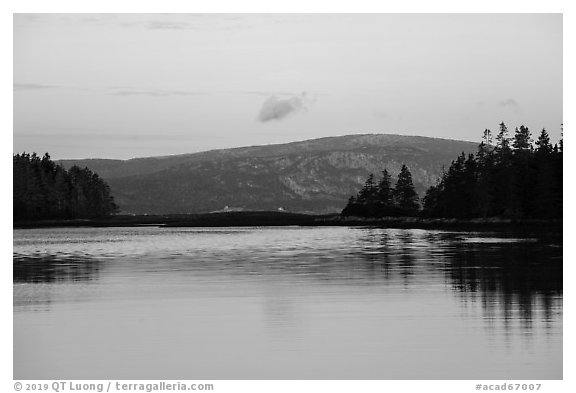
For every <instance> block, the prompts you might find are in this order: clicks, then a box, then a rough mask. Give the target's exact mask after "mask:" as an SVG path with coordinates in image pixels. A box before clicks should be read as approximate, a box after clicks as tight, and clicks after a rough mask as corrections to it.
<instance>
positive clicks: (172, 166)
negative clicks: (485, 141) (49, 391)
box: [59, 134, 477, 214]
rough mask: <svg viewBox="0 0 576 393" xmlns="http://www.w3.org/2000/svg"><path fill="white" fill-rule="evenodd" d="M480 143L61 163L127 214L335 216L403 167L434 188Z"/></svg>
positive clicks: (347, 143)
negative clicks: (89, 174) (372, 178)
mask: <svg viewBox="0 0 576 393" xmlns="http://www.w3.org/2000/svg"><path fill="white" fill-rule="evenodd" d="M476 148H477V143H474V142H467V141H456V140H450V139H443V138H431V137H424V136H407V135H396V134H354V135H344V136H336V137H323V138H317V139H311V140H304V141H296V142H289V143H283V144H272V145H259V146H258V145H256V146H247V147H238V148H228V149H214V150H208V151H204V152H197V153H186V154H179V155H171V156H160V157H145V158H133V159H129V160H110V159H85V160H60V161H59V162H60V163H61V164H62V165H64V166H65V167H69V166H71V165H79V166H88V167H89V168H90V169H91V170H93V171H95V172H97V173H98V174H99V175H100V176H101V177H102V178H104V179H105V180H106V181H107V182H108V183H109V185H110V187H111V189H112V194H113V195H114V196H115V198H116V202H117V204H118V205H119V206H120V208H121V210H122V212H124V213H134V214H167V213H197V212H206V211H214V210H221V209H223V208H225V207H226V206H229V207H230V208H242V209H256V210H258V209H271V210H276V209H278V208H282V209H286V210H290V211H294V212H312V213H332V212H336V211H339V210H341V209H342V208H343V206H344V205H345V203H346V200H347V198H348V197H349V196H350V195H352V194H355V193H356V192H357V191H358V188H359V187H360V186H361V185H362V184H363V182H364V181H365V179H366V177H367V175H368V174H369V173H375V174H376V175H377V176H378V174H379V173H380V171H382V170H383V169H385V168H386V169H388V171H389V172H391V174H392V176H393V180H395V177H396V175H397V173H398V172H399V169H400V166H401V165H402V164H406V165H408V167H409V168H410V171H411V172H412V175H413V178H414V182H415V185H416V189H417V191H418V192H419V193H420V196H423V193H424V192H425V189H426V188H427V187H429V186H430V185H433V184H435V182H436V181H437V179H438V178H439V177H440V176H441V174H442V168H443V167H448V166H449V165H450V162H451V160H452V159H455V158H456V156H457V155H459V154H460V153H462V152H465V153H471V152H475V151H476Z"/></svg>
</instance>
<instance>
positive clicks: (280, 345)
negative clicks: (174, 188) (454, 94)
mask: <svg viewBox="0 0 576 393" xmlns="http://www.w3.org/2000/svg"><path fill="white" fill-rule="evenodd" d="M13 302H14V378H16V379H100V378H102V379H561V378H562V246H561V238H549V237H548V238H542V237H539V236H528V237H527V236H526V235H524V236H522V237H519V236H514V235H510V234H502V233H477V232H476V233H466V232H445V231H427V230H400V229H374V228H342V227H335V228H291V227H288V228H287V227H284V228H224V229H222V228H221V229H202V228H200V229H199V228H186V229H181V228H178V229H167V228H152V227H145V228H80V229H79V228H65V229H38V230H15V231H14V297H13Z"/></svg>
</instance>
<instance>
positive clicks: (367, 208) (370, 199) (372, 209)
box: [341, 165, 420, 217]
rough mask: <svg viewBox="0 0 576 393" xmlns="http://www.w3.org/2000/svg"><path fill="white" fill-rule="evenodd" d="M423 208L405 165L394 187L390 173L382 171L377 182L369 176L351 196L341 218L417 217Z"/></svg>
mask: <svg viewBox="0 0 576 393" xmlns="http://www.w3.org/2000/svg"><path fill="white" fill-rule="evenodd" d="M419 209H420V204H419V199H418V194H417V193H416V191H415V190H414V183H413V182H412V174H411V173H410V171H409V170H408V167H406V165H402V169H401V170H400V173H399V174H398V179H397V181H396V185H395V186H394V187H392V181H391V175H390V174H389V173H388V170H386V169H384V170H383V171H382V178H381V179H380V181H378V182H375V180H374V174H372V173H371V174H370V176H368V179H367V180H366V182H365V183H364V186H363V187H362V189H361V190H360V191H359V192H358V194H357V195H356V196H352V197H350V199H349V200H348V204H347V205H346V207H345V208H344V210H342V213H341V215H342V216H357V217H385V216H415V215H417V214H418V212H419Z"/></svg>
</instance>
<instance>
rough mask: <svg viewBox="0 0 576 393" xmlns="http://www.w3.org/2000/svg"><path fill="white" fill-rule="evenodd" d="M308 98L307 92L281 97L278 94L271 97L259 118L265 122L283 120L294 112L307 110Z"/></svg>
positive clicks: (263, 106)
mask: <svg viewBox="0 0 576 393" xmlns="http://www.w3.org/2000/svg"><path fill="white" fill-rule="evenodd" d="M307 105H308V99H307V96H306V93H305V92H303V93H301V94H300V95H297V96H293V97H290V98H286V99H281V98H278V97H276V96H271V97H269V98H268V99H267V100H266V101H264V104H263V105H262V108H261V109H260V113H259V114H258V120H259V121H261V122H263V123H265V122H267V121H271V120H282V119H284V118H286V117H287V116H289V115H290V114H292V113H297V112H301V111H305V110H307V109H308V108H307Z"/></svg>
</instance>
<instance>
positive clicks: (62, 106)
mask: <svg viewBox="0 0 576 393" xmlns="http://www.w3.org/2000/svg"><path fill="white" fill-rule="evenodd" d="M501 121H504V122H505V123H506V124H507V125H508V126H509V128H511V130H512V131H513V129H514V127H516V126H520V125H522V124H525V125H527V126H528V127H529V128H530V129H531V130H532V132H533V134H538V133H539V132H540V130H541V129H542V128H543V127H545V128H546V129H547V130H548V131H549V133H550V135H551V137H552V139H553V142H556V141H557V139H558V138H559V137H560V124H561V123H562V122H563V119H562V16H561V14H467V15H462V14H427V15H424V14H421V15H419V14H403V15H400V14H396V15H395V14H334V15H326V14H292V15H291V14H272V15H250V14H233V15H232V14H230V15H224V14H208V15H194V14H172V15H166V14H164V15H159V14H140V15H131V14H113V15H107V14H106V15H105V14H76V15H74V14H61V15H58V14H34V15H30V14H28V15H24V14H18V15H15V17H14V147H13V149H14V152H15V153H16V152H22V151H28V152H31V151H36V152H38V153H43V152H46V151H47V152H50V154H51V155H52V157H53V158H57V159H60V158H86V157H91V158H95V157H100V158H132V157H143V156H157V155H169V154H180V153H190V152H196V151H202V150H209V149H214V148H224V147H239V146H247V145H259V144H270V143H281V142H290V141H295V140H304V139H311V138H317V137H323V136H335V135H346V134H357V133H394V134H405V135H423V136H432V137H441V138H452V139H462V140H471V141H478V140H479V138H480V136H481V134H482V131H483V130H484V129H485V128H491V129H492V130H493V131H496V130H497V128H498V123H500V122H501Z"/></svg>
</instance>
